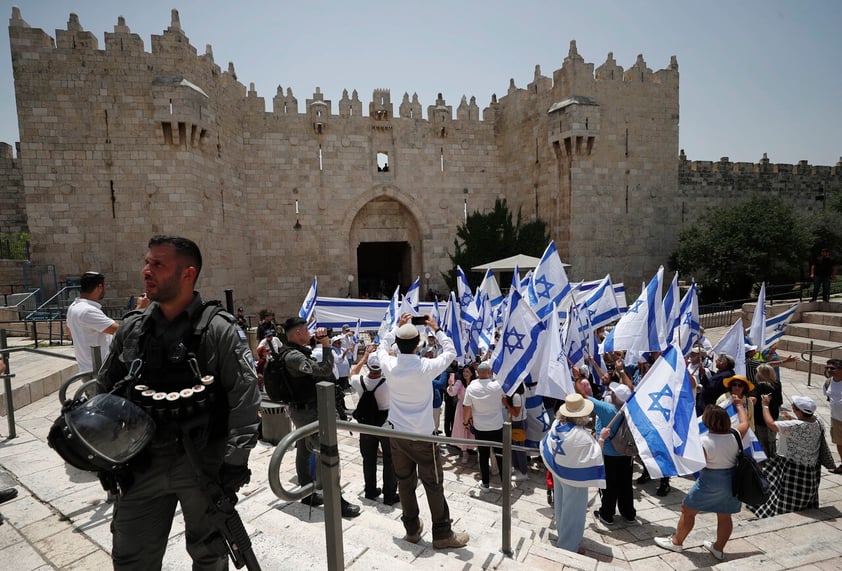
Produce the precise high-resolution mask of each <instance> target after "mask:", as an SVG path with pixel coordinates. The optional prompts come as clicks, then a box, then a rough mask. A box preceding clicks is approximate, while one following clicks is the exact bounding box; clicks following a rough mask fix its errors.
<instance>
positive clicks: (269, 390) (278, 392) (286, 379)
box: [263, 342, 300, 404]
mask: <svg viewBox="0 0 842 571" xmlns="http://www.w3.org/2000/svg"><path fill="white" fill-rule="evenodd" d="M269 350H270V351H271V352H272V358H271V359H268V360H267V361H266V363H265V364H264V366H263V387H264V388H265V389H266V394H267V395H269V398H270V399H271V400H273V401H277V402H285V403H288V404H294V403H298V402H299V400H300V397H299V396H298V394H297V391H296V390H295V389H296V382H295V380H294V379H293V378H292V376H291V375H290V374H289V371H288V370H287V367H286V363H285V362H284V359H285V358H286V354H287V353H289V352H290V351H291V350H292V349H290V348H289V347H281V350H280V351H276V350H275V344H274V343H271V342H270V343H269Z"/></svg>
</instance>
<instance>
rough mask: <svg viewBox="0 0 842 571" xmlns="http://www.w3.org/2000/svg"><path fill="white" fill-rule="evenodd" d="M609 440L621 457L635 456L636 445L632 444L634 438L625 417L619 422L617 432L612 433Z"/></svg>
mask: <svg viewBox="0 0 842 571" xmlns="http://www.w3.org/2000/svg"><path fill="white" fill-rule="evenodd" d="M610 440H611V444H612V445H613V446H614V450H616V451H617V454H620V455H622V456H637V444H635V442H634V436H633V435H632V431H631V429H630V428H629V424H628V423H627V422H626V419H625V417H623V418H622V420H620V425H619V426H618V427H617V432H615V433H614V436H612V437H611V438H610Z"/></svg>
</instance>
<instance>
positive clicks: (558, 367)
mask: <svg viewBox="0 0 842 571" xmlns="http://www.w3.org/2000/svg"><path fill="white" fill-rule="evenodd" d="M543 338H544V341H543V343H542V345H543V351H542V353H543V357H541V361H540V362H539V367H538V371H537V373H538V377H537V378H538V393H539V394H541V395H542V396H545V397H551V398H554V399H559V400H564V399H565V398H567V395H569V394H572V393H574V392H576V389H575V388H574V387H573V378H572V377H571V376H570V365H569V364H568V362H567V354H566V353H565V352H564V350H563V349H562V346H561V331H560V326H559V321H558V311H556V307H555V304H553V305H552V311H550V312H549V315H548V317H547V330H546V331H545V332H544V334H543Z"/></svg>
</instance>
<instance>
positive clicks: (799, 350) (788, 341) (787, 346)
mask: <svg viewBox="0 0 842 571" xmlns="http://www.w3.org/2000/svg"><path fill="white" fill-rule="evenodd" d="M811 343H812V348H813V354H814V355H813V358H814V360H815V358H816V357H819V356H821V357H823V358H824V359H842V344H839V343H831V342H828V341H821V340H816V339H811V338H809V337H800V336H795V335H785V336H783V337H781V339H780V341H779V342H778V353H779V354H781V355H782V356H783V353H788V354H789V353H791V354H794V355H798V356H801V355H802V354H804V355H805V357H806V356H807V355H808V354H809V352H810V347H811Z"/></svg>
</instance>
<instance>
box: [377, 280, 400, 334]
mask: <svg viewBox="0 0 842 571" xmlns="http://www.w3.org/2000/svg"><path fill="white" fill-rule="evenodd" d="M400 295H401V286H398V287H396V288H395V293H393V294H392V299H390V300H389V305H388V307H386V313H385V314H383V321H382V322H381V323H380V328H379V329H378V330H377V335H378V337H380V338H381V339H382V338H383V337H385V336H386V333H388V332H389V331H391V330H392V329H394V328H395V325H397V324H398V321H399V320H400V314H399V313H398V309H399V308H400V303H399V300H400Z"/></svg>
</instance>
